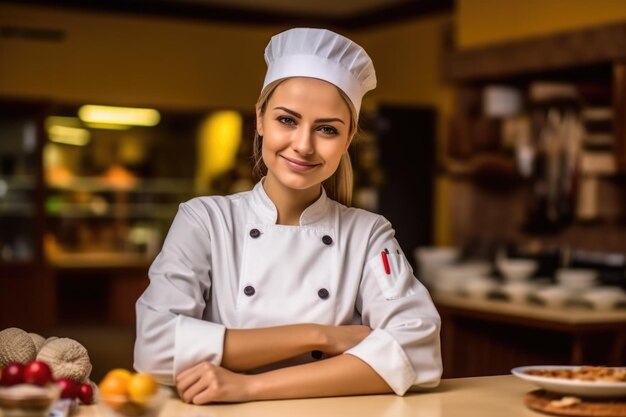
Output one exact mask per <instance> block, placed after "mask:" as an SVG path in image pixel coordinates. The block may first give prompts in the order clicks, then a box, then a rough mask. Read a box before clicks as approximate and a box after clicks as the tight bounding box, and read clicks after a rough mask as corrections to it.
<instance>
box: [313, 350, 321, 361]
mask: <svg viewBox="0 0 626 417" xmlns="http://www.w3.org/2000/svg"><path fill="white" fill-rule="evenodd" d="M322 355H323V353H322V352H320V351H319V350H314V351H313V352H311V357H313V359H318V360H319V359H322Z"/></svg>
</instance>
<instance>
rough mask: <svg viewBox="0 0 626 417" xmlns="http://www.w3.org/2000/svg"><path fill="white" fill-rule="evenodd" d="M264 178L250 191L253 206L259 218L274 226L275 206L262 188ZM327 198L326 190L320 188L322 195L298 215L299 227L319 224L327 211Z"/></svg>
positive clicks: (275, 219)
mask: <svg viewBox="0 0 626 417" xmlns="http://www.w3.org/2000/svg"><path fill="white" fill-rule="evenodd" d="M264 180H265V177H263V178H262V179H261V181H259V182H258V183H257V184H256V185H255V186H254V189H253V190H252V198H253V201H254V205H255V206H256V207H257V208H258V209H259V211H258V212H257V214H258V215H259V216H261V218H262V220H263V221H264V222H268V223H272V224H276V221H277V220H278V210H276V206H275V205H274V202H273V201H272V200H271V199H270V197H269V196H268V195H267V193H266V192H265V188H263V181H264ZM328 203H329V198H328V196H327V195H326V190H324V187H323V186H322V194H321V195H320V196H319V198H318V199H317V200H315V202H314V203H313V204H311V205H310V206H308V207H307V208H306V209H304V211H303V212H302V214H301V215H300V226H305V225H310V224H314V223H317V222H319V221H320V220H321V219H322V218H323V217H324V215H325V214H326V211H327V210H328Z"/></svg>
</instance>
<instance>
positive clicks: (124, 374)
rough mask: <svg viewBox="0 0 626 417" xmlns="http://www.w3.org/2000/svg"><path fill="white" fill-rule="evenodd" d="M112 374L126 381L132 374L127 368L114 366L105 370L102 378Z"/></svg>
mask: <svg viewBox="0 0 626 417" xmlns="http://www.w3.org/2000/svg"><path fill="white" fill-rule="evenodd" d="M113 376H114V377H116V378H122V379H124V380H126V382H127V383H128V381H130V378H131V377H132V376H133V374H132V373H131V372H130V371H129V370H128V369H123V368H115V369H111V370H110V371H109V372H107V374H106V375H105V376H104V378H103V380H105V379H107V378H108V377H113Z"/></svg>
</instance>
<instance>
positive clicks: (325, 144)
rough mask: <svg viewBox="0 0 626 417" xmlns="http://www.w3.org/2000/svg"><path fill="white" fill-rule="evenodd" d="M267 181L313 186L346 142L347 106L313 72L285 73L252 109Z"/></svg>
mask: <svg viewBox="0 0 626 417" xmlns="http://www.w3.org/2000/svg"><path fill="white" fill-rule="evenodd" d="M257 130H258V133H259V135H261V136H263V148H262V155H263V162H264V163H265V165H266V166H267V171H268V172H267V178H266V184H267V181H270V183H272V182H277V183H279V184H281V185H282V186H284V187H287V188H290V189H296V190H307V189H311V188H312V187H316V188H317V187H319V184H320V183H321V182H322V181H324V180H326V179H327V178H329V177H330V176H331V175H332V174H333V173H334V172H335V171H336V169H337V167H338V166H339V162H340V161H341V157H342V155H343V154H344V153H345V152H347V150H348V146H349V145H350V140H351V137H350V110H349V108H348V105H347V104H346V102H345V101H344V99H343V98H342V97H341V95H340V94H339V91H338V90H337V88H336V87H335V86H334V85H332V84H330V83H328V82H326V81H322V80H318V79H315V78H304V77H297V78H290V79H288V80H285V81H283V82H282V83H281V84H279V85H278V87H276V89H275V90H274V93H273V94H272V96H271V97H270V99H269V101H268V102H267V105H266V108H265V112H264V113H263V114H261V112H260V110H257Z"/></svg>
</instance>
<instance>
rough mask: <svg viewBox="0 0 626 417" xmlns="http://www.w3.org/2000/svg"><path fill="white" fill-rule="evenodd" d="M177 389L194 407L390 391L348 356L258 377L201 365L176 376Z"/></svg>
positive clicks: (384, 383)
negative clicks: (217, 403)
mask: <svg viewBox="0 0 626 417" xmlns="http://www.w3.org/2000/svg"><path fill="white" fill-rule="evenodd" d="M176 386H177V389H178V392H179V394H180V396H181V398H182V399H183V401H185V402H188V403H193V404H206V403H209V402H241V401H255V400H273V399H289V398H311V397H331V396H342V395H361V394H379V393H389V392H392V390H391V388H390V387H389V385H387V383H386V382H385V380H383V379H382V378H381V377H380V376H379V375H378V373H376V371H374V370H373V369H372V368H371V367H370V366H369V365H367V364H366V363H365V362H363V361H362V360H360V359H359V358H357V357H355V356H352V355H347V354H344V355H339V356H335V357H332V358H329V359H325V360H321V361H317V362H312V363H307V364H304V365H298V366H293V367H287V368H281V369H277V370H274V371H269V372H265V373H262V374H257V375H243V374H238V373H234V372H232V371H229V370H227V369H225V368H222V367H220V366H216V365H213V364H211V363H209V362H203V363H200V364H198V365H196V366H194V367H192V368H190V369H188V370H186V371H184V372H182V373H181V374H180V375H178V376H177V378H176Z"/></svg>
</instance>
